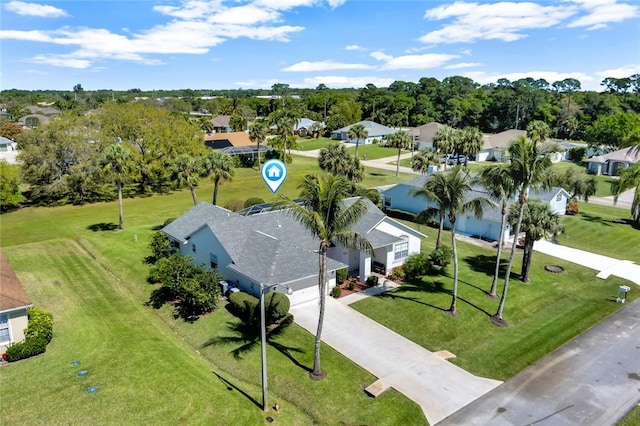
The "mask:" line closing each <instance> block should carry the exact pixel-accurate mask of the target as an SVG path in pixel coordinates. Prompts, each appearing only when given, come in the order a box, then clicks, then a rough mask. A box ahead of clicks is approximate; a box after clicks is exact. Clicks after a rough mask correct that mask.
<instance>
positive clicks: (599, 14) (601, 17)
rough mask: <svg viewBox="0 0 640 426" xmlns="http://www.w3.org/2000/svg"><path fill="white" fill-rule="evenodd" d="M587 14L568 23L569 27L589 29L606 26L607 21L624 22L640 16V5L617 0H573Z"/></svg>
mask: <svg viewBox="0 0 640 426" xmlns="http://www.w3.org/2000/svg"><path fill="white" fill-rule="evenodd" d="M573 1H574V2H575V3H576V4H578V5H579V6H580V7H581V9H583V10H585V11H586V12H587V14H586V15H583V16H580V17H579V18H578V19H576V20H574V21H572V22H570V23H569V24H567V27H569V28H575V27H588V28H587V29H588V30H597V29H600V28H606V27H607V25H606V24H607V23H610V22H622V21H624V20H626V19H631V18H635V17H638V16H640V6H635V5H630V4H625V3H618V2H617V0H573Z"/></svg>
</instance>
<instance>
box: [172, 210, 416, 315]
mask: <svg viewBox="0 0 640 426" xmlns="http://www.w3.org/2000/svg"><path fill="white" fill-rule="evenodd" d="M354 200H355V198H353V199H347V200H345V203H353V202H354ZM366 201H367V203H368V210H367V213H366V214H365V215H364V216H363V217H362V218H361V219H360V221H359V222H358V223H357V224H356V225H355V227H354V231H356V232H358V233H360V234H361V235H363V236H365V237H366V238H367V239H368V240H369V242H370V243H371V245H372V246H373V249H374V251H373V254H371V253H367V252H365V251H359V250H354V249H347V248H344V247H342V246H339V245H337V246H333V247H331V248H330V250H329V253H328V257H329V259H328V263H327V270H328V285H327V290H328V291H329V290H330V289H331V288H332V287H334V286H335V285H336V282H335V281H336V278H335V271H336V270H338V269H342V268H345V267H347V268H348V269H349V271H350V273H351V274H353V275H359V276H360V277H361V279H365V278H366V277H367V276H369V275H371V273H372V272H374V271H376V272H379V273H382V274H387V273H388V271H390V270H391V268H393V267H395V266H399V265H402V264H403V263H404V260H405V259H406V258H407V257H408V256H409V255H411V254H413V253H418V252H419V251H420V241H421V239H422V238H424V235H423V234H421V233H419V232H417V231H415V230H413V229H411V228H410V227H408V226H406V225H403V224H402V223H400V222H398V221H396V220H394V219H391V218H389V217H387V216H386V215H385V214H384V213H383V212H382V211H381V210H380V209H378V208H377V207H376V206H375V205H374V204H373V203H371V201H369V200H366ZM163 232H164V233H165V234H167V235H168V236H169V239H170V241H171V243H172V245H173V247H175V248H176V250H177V251H178V252H179V253H180V254H183V255H186V256H191V257H193V262H194V263H196V264H202V265H207V266H209V267H211V268H218V271H219V272H220V274H221V275H222V276H223V277H224V280H225V281H227V282H228V283H229V284H231V285H234V286H236V287H238V288H240V289H242V290H244V291H247V292H249V293H251V294H254V295H256V296H258V295H259V291H260V284H263V285H264V286H265V287H269V286H274V285H280V286H289V287H290V288H291V289H292V290H293V294H292V295H291V296H290V299H291V303H292V304H297V303H302V302H306V301H309V300H314V299H316V298H318V297H319V294H318V251H317V250H318V246H319V241H318V240H317V239H316V238H314V237H312V235H311V234H310V232H309V231H308V230H307V229H306V228H304V227H303V226H302V225H301V224H300V223H298V222H297V221H296V220H295V219H293V218H292V217H291V216H290V215H289V214H288V213H287V212H286V211H284V210H272V211H266V212H260V213H257V214H253V215H248V216H243V215H240V214H237V213H233V212H231V211H228V210H226V209H223V208H221V207H218V206H213V205H211V204H207V203H200V204H198V205H197V206H195V207H193V208H192V209H191V210H189V211H188V212H186V213H185V214H183V215H182V216H180V217H179V218H177V219H176V220H174V221H173V222H171V223H170V224H169V225H167V226H166V227H164V228H163ZM275 290H276V291H284V289H283V288H282V287H277V288H276V289H275Z"/></svg>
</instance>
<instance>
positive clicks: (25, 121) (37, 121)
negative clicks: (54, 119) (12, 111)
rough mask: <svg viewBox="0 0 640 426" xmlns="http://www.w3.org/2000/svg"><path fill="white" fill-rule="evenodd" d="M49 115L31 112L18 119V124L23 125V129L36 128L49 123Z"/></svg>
mask: <svg viewBox="0 0 640 426" xmlns="http://www.w3.org/2000/svg"><path fill="white" fill-rule="evenodd" d="M49 121H50V119H49V117H47V116H46V115H42V114H29V115H25V116H24V117H22V118H20V120H18V124H19V125H21V126H22V128H23V129H35V128H36V127H39V126H44V125H46V124H49Z"/></svg>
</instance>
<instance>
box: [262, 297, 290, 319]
mask: <svg viewBox="0 0 640 426" xmlns="http://www.w3.org/2000/svg"><path fill="white" fill-rule="evenodd" d="M290 307H291V302H290V301H289V298H288V297H287V295H286V294H284V293H280V292H278V291H272V292H271V293H267V294H266V295H265V296H264V311H265V316H266V320H267V323H268V324H279V323H281V322H282V321H283V320H284V319H285V318H286V316H287V314H289V308H290Z"/></svg>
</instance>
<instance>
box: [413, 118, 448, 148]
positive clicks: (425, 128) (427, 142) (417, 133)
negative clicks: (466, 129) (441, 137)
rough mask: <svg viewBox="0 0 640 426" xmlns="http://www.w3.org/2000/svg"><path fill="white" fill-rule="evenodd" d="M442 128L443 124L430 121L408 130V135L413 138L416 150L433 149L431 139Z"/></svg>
mask: <svg viewBox="0 0 640 426" xmlns="http://www.w3.org/2000/svg"><path fill="white" fill-rule="evenodd" d="M443 127H444V124H440V123H437V122H435V121H432V122H431V123H427V124H423V125H422V126H419V127H415V128H413V129H411V130H409V135H411V136H413V143H414V145H415V147H416V149H417V150H423V149H433V137H434V136H435V135H436V132H437V131H438V130H440V129H442V128H443Z"/></svg>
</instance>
